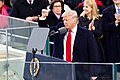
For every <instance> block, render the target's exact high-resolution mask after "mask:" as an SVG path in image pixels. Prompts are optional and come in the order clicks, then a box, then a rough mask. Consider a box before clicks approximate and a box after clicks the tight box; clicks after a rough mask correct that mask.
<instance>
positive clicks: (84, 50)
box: [53, 10, 99, 80]
mask: <svg viewBox="0 0 120 80" xmlns="http://www.w3.org/2000/svg"><path fill="white" fill-rule="evenodd" d="M62 16H63V22H64V25H65V27H66V28H67V29H68V32H67V33H65V34H57V35H58V36H59V37H58V38H57V39H56V42H55V43H54V52H53V56H54V57H57V58H60V59H64V60H65V61H68V62H98V61H99V60H98V57H97V56H98V54H96V50H97V49H96V47H95V43H94V39H93V36H92V33H91V32H90V31H88V30H87V29H84V28H82V27H80V26H79V25H78V16H77V12H76V11H74V10H69V11H66V12H64V13H63V15H62ZM70 36H71V37H70ZM68 37H69V39H68ZM69 44H70V45H69ZM86 76H87V77H86ZM90 76H92V74H90V69H89V66H86V65H85V66H84V65H82V66H80V65H76V77H77V80H89V79H90Z"/></svg>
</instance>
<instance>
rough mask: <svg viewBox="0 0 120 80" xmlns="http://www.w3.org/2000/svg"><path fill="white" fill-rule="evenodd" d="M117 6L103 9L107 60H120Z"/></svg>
mask: <svg viewBox="0 0 120 80" xmlns="http://www.w3.org/2000/svg"><path fill="white" fill-rule="evenodd" d="M115 13H116V10H115V6H114V5H111V6H110V7H108V8H106V9H105V10H104V11H103V30H104V32H105V35H104V36H105V41H104V50H105V56H106V61H107V62H110V63H111V62H120V23H119V24H118V26H117V27H116V25H115V16H114V14H115Z"/></svg>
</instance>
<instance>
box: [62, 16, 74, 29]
mask: <svg viewBox="0 0 120 80" xmlns="http://www.w3.org/2000/svg"><path fill="white" fill-rule="evenodd" d="M63 22H64V25H65V27H66V28H67V29H72V28H73V27H74V25H75V22H74V20H73V19H72V17H70V16H64V17H63Z"/></svg>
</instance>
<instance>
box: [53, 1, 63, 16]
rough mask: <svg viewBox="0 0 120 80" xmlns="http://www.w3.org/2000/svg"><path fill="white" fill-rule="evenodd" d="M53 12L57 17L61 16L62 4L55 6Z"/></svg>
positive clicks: (58, 3)
mask: <svg viewBox="0 0 120 80" xmlns="http://www.w3.org/2000/svg"><path fill="white" fill-rule="evenodd" d="M52 10H53V12H54V13H56V14H57V15H60V14H61V12H62V5H61V3H60V2H56V3H54V5H53V9H52Z"/></svg>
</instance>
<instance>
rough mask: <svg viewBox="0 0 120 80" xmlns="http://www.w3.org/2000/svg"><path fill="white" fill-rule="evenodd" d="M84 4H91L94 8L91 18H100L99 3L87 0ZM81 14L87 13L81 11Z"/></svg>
mask: <svg viewBox="0 0 120 80" xmlns="http://www.w3.org/2000/svg"><path fill="white" fill-rule="evenodd" d="M84 4H87V5H88V6H90V7H91V8H92V11H91V15H92V16H91V18H92V19H98V17H99V9H98V7H97V4H96V2H95V0H85V1H84ZM80 16H83V17H84V16H85V13H81V14H80Z"/></svg>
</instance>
